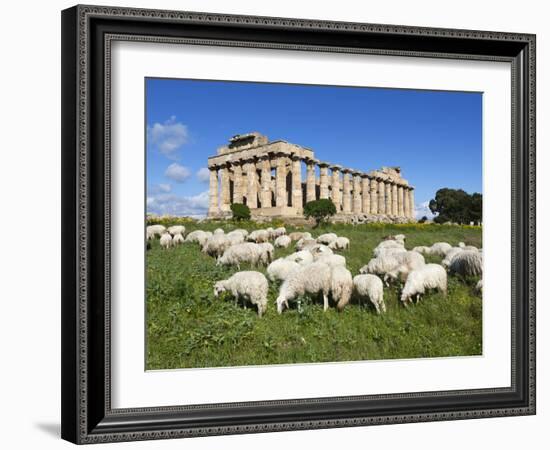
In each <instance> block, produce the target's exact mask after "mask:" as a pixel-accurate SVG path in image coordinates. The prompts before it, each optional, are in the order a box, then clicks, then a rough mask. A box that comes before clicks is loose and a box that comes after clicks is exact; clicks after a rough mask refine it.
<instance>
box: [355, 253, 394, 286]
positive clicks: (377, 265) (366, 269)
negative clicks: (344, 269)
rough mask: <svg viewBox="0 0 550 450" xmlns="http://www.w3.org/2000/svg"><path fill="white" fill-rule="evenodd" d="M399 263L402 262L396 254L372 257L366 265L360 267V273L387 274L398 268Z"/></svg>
mask: <svg viewBox="0 0 550 450" xmlns="http://www.w3.org/2000/svg"><path fill="white" fill-rule="evenodd" d="M399 265H400V263H399V261H398V259H397V258H396V257H395V256H392V255H389V256H383V257H382V256H379V257H376V258H372V259H371V260H370V261H369V262H368V263H367V265H366V266H363V267H361V268H360V269H359V273H362V274H365V273H371V274H376V275H384V276H385V275H386V274H387V273H388V272H391V271H393V270H395V269H396V268H398V267H399ZM384 281H386V280H384Z"/></svg>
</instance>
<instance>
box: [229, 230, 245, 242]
mask: <svg viewBox="0 0 550 450" xmlns="http://www.w3.org/2000/svg"><path fill="white" fill-rule="evenodd" d="M231 233H241V234H242V235H243V237H244V238H245V239H246V237H247V236H248V231H247V230H245V229H244V228H237V229H236V230H233V231H231V232H230V233H228V234H231Z"/></svg>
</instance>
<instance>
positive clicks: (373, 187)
mask: <svg viewBox="0 0 550 450" xmlns="http://www.w3.org/2000/svg"><path fill="white" fill-rule="evenodd" d="M377 191H378V181H377V180H376V179H375V178H371V180H370V213H371V214H378V195H377Z"/></svg>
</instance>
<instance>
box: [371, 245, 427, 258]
mask: <svg viewBox="0 0 550 450" xmlns="http://www.w3.org/2000/svg"><path fill="white" fill-rule="evenodd" d="M406 251H407V249H406V248H405V247H382V248H378V249H374V252H373V253H374V257H375V258H384V257H386V256H395V255H398V254H400V253H405V252H406ZM415 253H416V252H415Z"/></svg>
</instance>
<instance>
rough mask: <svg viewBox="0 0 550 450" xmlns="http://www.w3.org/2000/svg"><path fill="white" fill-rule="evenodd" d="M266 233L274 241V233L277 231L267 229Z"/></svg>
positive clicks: (270, 228)
mask: <svg viewBox="0 0 550 450" xmlns="http://www.w3.org/2000/svg"><path fill="white" fill-rule="evenodd" d="M265 231H267V234H268V235H269V239H270V240H271V239H274V238H275V236H274V235H273V232H274V231H275V230H274V229H273V228H272V227H269V228H266V229H265Z"/></svg>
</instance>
